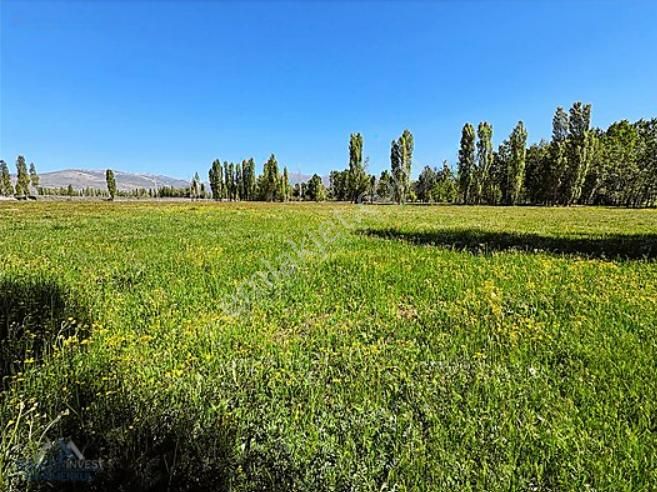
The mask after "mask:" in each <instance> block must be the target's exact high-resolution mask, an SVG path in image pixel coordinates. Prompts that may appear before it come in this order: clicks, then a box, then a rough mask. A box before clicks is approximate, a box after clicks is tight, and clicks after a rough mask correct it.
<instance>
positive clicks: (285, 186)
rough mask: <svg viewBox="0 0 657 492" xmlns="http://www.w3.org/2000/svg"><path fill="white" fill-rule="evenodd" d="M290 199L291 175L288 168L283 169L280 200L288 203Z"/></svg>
mask: <svg viewBox="0 0 657 492" xmlns="http://www.w3.org/2000/svg"><path fill="white" fill-rule="evenodd" d="M289 199H290V175H289V174H288V172H287V166H286V167H283V179H281V197H280V200H281V201H283V202H286V201H288V200H289Z"/></svg>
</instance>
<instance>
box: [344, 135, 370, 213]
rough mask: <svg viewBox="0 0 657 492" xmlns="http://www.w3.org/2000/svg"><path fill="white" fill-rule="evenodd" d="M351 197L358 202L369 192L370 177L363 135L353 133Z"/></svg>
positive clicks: (350, 137)
mask: <svg viewBox="0 0 657 492" xmlns="http://www.w3.org/2000/svg"><path fill="white" fill-rule="evenodd" d="M347 176H348V179H347V183H348V185H347V187H348V190H349V199H350V200H351V201H353V202H354V203H357V202H358V200H359V199H360V197H361V196H362V195H363V194H364V193H365V192H367V187H368V185H369V179H368V177H367V173H366V172H365V167H364V165H363V136H362V135H361V134H360V133H352V134H351V135H350V136H349V174H348V175H347Z"/></svg>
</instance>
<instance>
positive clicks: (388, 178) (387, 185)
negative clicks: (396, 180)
mask: <svg viewBox="0 0 657 492" xmlns="http://www.w3.org/2000/svg"><path fill="white" fill-rule="evenodd" d="M376 194H377V196H378V197H379V199H381V200H390V199H391V197H392V195H393V184H392V175H391V174H390V171H388V170H387V169H386V170H384V171H382V172H381V175H380V176H379V180H378V182H377V184H376Z"/></svg>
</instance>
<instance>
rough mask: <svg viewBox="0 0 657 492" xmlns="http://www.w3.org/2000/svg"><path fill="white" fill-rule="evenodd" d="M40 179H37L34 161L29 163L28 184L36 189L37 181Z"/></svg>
mask: <svg viewBox="0 0 657 492" xmlns="http://www.w3.org/2000/svg"><path fill="white" fill-rule="evenodd" d="M40 181H41V180H40V179H39V175H38V174H37V170H36V166H35V165H34V162H31V163H30V184H31V185H32V187H33V188H34V190H35V191H36V189H37V188H38V187H39V182H40Z"/></svg>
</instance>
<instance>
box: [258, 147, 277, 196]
mask: <svg viewBox="0 0 657 492" xmlns="http://www.w3.org/2000/svg"><path fill="white" fill-rule="evenodd" d="M279 181H280V176H279V174H278V162H277V161H276V156H274V154H271V155H270V156H269V159H268V160H267V162H266V163H265V167H264V170H263V173H262V189H261V192H262V197H263V199H264V200H265V201H268V202H271V201H274V200H276V199H277V198H278V190H279Z"/></svg>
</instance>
